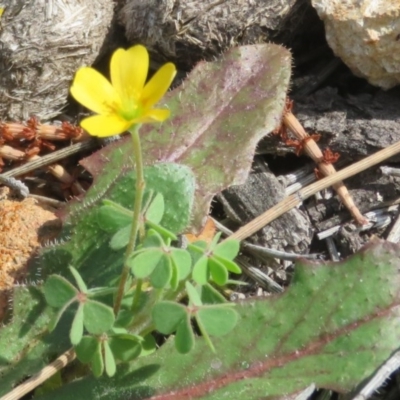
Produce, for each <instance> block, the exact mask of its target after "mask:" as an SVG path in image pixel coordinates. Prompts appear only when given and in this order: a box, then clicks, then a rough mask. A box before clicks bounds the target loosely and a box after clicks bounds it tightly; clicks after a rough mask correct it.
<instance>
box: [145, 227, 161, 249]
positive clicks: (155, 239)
mask: <svg viewBox="0 0 400 400" xmlns="http://www.w3.org/2000/svg"><path fill="white" fill-rule="evenodd" d="M164 245H165V243H164V239H163V237H162V236H161V235H160V234H159V233H158V232H157V231H155V230H154V229H149V231H148V232H147V236H146V238H145V239H144V241H143V247H163V246H164Z"/></svg>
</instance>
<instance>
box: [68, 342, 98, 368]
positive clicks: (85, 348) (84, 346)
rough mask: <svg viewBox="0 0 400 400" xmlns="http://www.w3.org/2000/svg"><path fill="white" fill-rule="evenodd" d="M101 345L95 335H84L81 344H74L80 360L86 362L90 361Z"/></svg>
mask: <svg viewBox="0 0 400 400" xmlns="http://www.w3.org/2000/svg"><path fill="white" fill-rule="evenodd" d="M99 346H100V343H99V341H98V340H97V338H95V337H94V336H83V338H82V340H81V341H80V342H79V344H77V345H76V346H74V348H75V352H76V356H77V357H78V360H79V361H81V362H83V363H85V364H87V363H89V362H90V361H91V360H92V359H93V357H94V354H95V353H96V351H98V347H99Z"/></svg>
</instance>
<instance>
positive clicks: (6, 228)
mask: <svg viewBox="0 0 400 400" xmlns="http://www.w3.org/2000/svg"><path fill="white" fill-rule="evenodd" d="M8 192H9V189H8V188H0V321H1V320H2V318H3V316H4V313H5V311H6V309H7V291H8V290H9V289H11V288H12V286H13V285H14V284H15V283H17V282H21V281H23V279H24V277H25V275H26V271H27V261H28V260H29V258H30V257H31V256H32V255H33V254H34V253H35V252H36V251H37V250H38V248H39V247H40V246H41V243H43V242H44V241H46V240H49V239H52V238H54V236H55V233H54V232H55V231H54V230H53V233H52V234H51V236H53V237H51V236H50V237H49V236H48V234H45V235H46V236H44V235H43V234H41V233H40V228H41V227H43V225H44V224H45V223H51V224H54V226H59V225H60V224H59V222H58V219H57V218H56V216H55V215H54V213H53V212H51V211H50V210H45V209H43V207H41V206H39V205H38V204H37V203H36V201H35V200H34V199H31V198H27V199H25V200H23V201H16V200H12V199H10V198H9V197H8ZM50 221H51V222H50ZM47 232H48V230H47Z"/></svg>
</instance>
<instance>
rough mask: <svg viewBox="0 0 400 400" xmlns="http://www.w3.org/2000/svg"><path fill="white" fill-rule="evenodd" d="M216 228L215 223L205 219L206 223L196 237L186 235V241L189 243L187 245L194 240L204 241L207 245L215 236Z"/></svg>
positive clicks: (210, 219)
mask: <svg viewBox="0 0 400 400" xmlns="http://www.w3.org/2000/svg"><path fill="white" fill-rule="evenodd" d="M215 231H216V227H215V223H214V221H213V219H212V218H210V217H207V222H206V224H205V225H204V228H203V229H202V230H201V232H200V233H199V234H198V235H192V234H191V233H187V234H186V235H185V236H186V239H187V240H188V241H189V243H193V242H195V241H196V240H204V241H205V242H207V243H211V241H212V239H213V237H214V235H215Z"/></svg>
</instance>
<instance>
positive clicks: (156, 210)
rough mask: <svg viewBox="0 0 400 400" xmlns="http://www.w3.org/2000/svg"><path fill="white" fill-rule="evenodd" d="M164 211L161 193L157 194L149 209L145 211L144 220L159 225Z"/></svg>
mask: <svg viewBox="0 0 400 400" xmlns="http://www.w3.org/2000/svg"><path fill="white" fill-rule="evenodd" d="M164 210H165V203H164V196H163V195H162V194H161V193H157V194H156V195H155V197H154V198H153V200H152V201H151V203H150V206H149V208H148V209H147V211H146V215H145V217H146V220H147V221H151V222H153V223H155V224H159V223H160V222H161V220H162V217H163V215H164Z"/></svg>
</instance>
